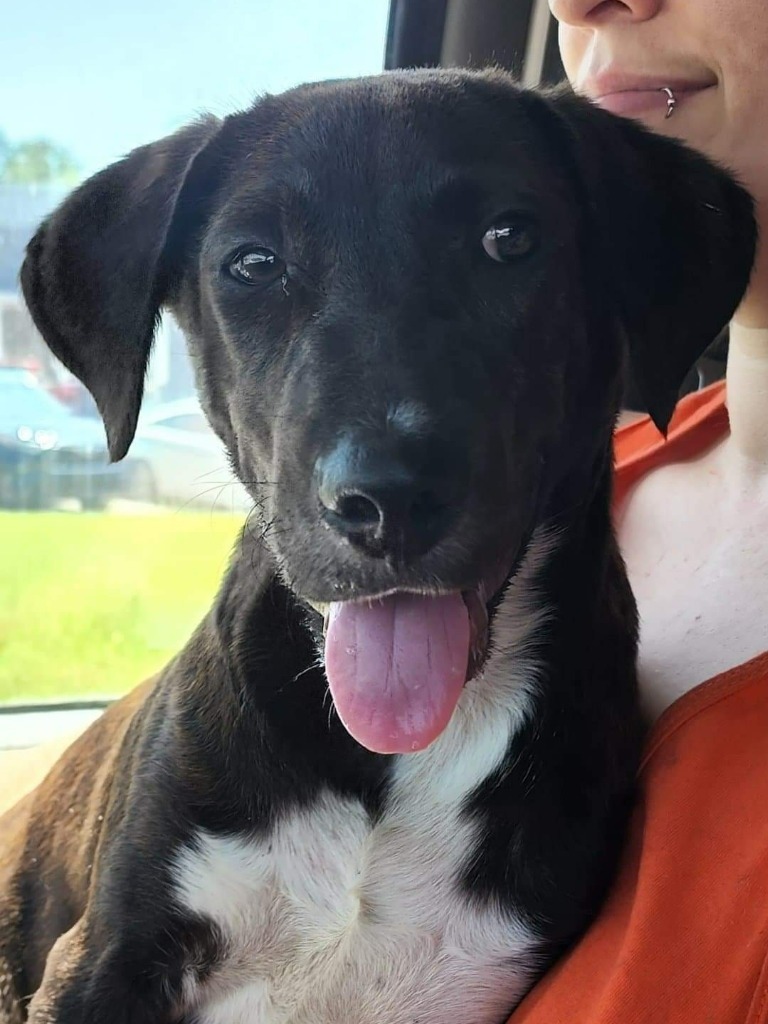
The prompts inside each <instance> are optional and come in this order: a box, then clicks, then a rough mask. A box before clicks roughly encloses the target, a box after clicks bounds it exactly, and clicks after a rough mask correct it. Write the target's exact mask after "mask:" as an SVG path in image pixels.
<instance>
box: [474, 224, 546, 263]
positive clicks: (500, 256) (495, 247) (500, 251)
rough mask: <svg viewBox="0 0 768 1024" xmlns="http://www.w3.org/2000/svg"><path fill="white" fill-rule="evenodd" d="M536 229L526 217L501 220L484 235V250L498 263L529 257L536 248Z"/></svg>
mask: <svg viewBox="0 0 768 1024" xmlns="http://www.w3.org/2000/svg"><path fill="white" fill-rule="evenodd" d="M536 241H537V238H536V228H535V225H534V224H533V222H532V221H530V220H529V219H527V218H525V217H515V218H509V219H504V220H500V221H499V222H498V223H497V224H494V225H493V226H492V227H490V228H488V230H487V231H486V232H485V234H484V235H483V248H484V249H485V251H486V252H487V253H488V255H489V256H490V257H491V259H492V260H496V262H497V263H509V262H511V261H512V260H516V259H519V258H520V257H521V256H527V255H528V254H529V253H530V252H532V251H533V250H534V249H535V247H536Z"/></svg>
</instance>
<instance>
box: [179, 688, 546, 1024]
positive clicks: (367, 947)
mask: <svg viewBox="0 0 768 1024" xmlns="http://www.w3.org/2000/svg"><path fill="white" fill-rule="evenodd" d="M486 684H488V686H489V690H488V692H489V693H490V694H492V697H491V698H490V699H485V698H484V697H483V692H482V687H479V688H478V689H477V691H476V692H475V693H474V694H468V695H467V697H466V699H464V698H462V702H461V704H460V707H459V708H458V709H457V712H456V714H455V715H454V720H453V721H452V722H451V725H450V726H449V729H448V730H447V731H446V733H445V734H444V735H443V736H442V737H441V738H440V739H439V740H438V741H437V742H436V743H435V744H434V745H433V746H432V747H431V748H430V749H429V750H428V751H427V752H425V753H424V754H422V755H416V756H411V757H407V758H402V759H401V760H400V761H399V763H398V764H397V766H396V768H395V772H394V779H393V783H392V787H391V791H390V793H389V797H388V800H387V804H386V807H385V809H384V812H383V814H382V815H381V816H380V817H379V818H378V819H377V821H376V822H375V823H372V822H371V820H370V818H369V816H368V814H367V813H366V811H365V809H364V808H363V806H362V805H361V804H360V803H359V802H358V801H356V800H351V799H345V798H342V797H339V796H336V795H333V794H331V793H330V792H327V793H326V794H325V795H324V796H323V797H322V798H320V799H318V800H316V801H315V802H314V803H313V805H312V806H310V807H308V808H305V809H303V810H300V811H294V812H293V813H291V814H289V815H287V816H285V817H284V818H283V819H282V820H281V821H279V822H278V824H277V825H276V826H275V828H274V829H273V830H272V832H271V833H270V834H269V836H268V837H265V838H259V839H245V838H238V837H221V836H213V835H210V834H198V836H197V837H196V840H195V842H194V843H193V844H191V845H189V846H187V847H185V848H184V849H183V850H181V851H180V852H179V854H178V856H177V858H176V862H175V868H174V882H175V890H176V898H177V902H178V903H179V905H180V907H181V908H182V909H183V910H185V911H187V912H190V911H191V912H193V913H196V914H200V915H203V916H204V917H205V918H209V919H210V920H211V921H212V922H214V923H215V925H216V926H217V929H218V932H219V934H220V937H221V950H222V953H221V957H220V959H219V960H218V962H217V963H216V964H215V965H213V967H212V968H211V969H210V970H208V971H206V972H205V973H204V974H202V975H200V976H198V977H195V976H194V975H193V974H192V972H191V971H190V972H189V973H188V976H187V981H186V984H185V1007H184V1009H185V1012H186V1014H187V1016H186V1017H185V1019H190V1020H192V1021H194V1022H195V1024H374V1022H375V1024H416V1022H418V1024H448V1022H449V1021H450V1022H451V1024H456V1022H460V1024H499V1022H502V1021H504V1020H505V1019H506V1014H507V1013H508V1011H509V1009H510V1008H511V1007H512V1005H513V1004H514V1003H515V1002H516V1001H517V999H518V998H519V997H520V995H521V994H522V992H523V991H525V989H526V988H527V987H528V985H529V984H530V981H531V976H532V972H533V965H534V961H535V950H536V945H537V940H536V936H535V935H534V934H533V933H532V932H531V931H530V930H529V929H528V928H527V927H526V926H525V925H524V924H523V923H522V921H521V920H520V918H519V917H517V916H516V915H515V914H514V913H511V912H509V911H502V910H501V908H499V907H498V906H493V905H492V903H487V902H486V901H484V900H480V899H472V897H471V896H470V895H468V893H467V892H466V890H465V889H464V888H463V887H462V884H461V876H462V873H463V871H464V870H465V868H466V866H467V864H468V862H469V860H470V858H471V857H472V854H473V852H474V850H475V849H476V844H477V842H478V840H479V838H480V835H479V830H480V829H481V828H482V827H483V825H481V823H480V822H478V821H477V820H474V819H473V818H472V817H471V816H469V815H466V814H464V813H463V812H462V806H463V803H464V801H465V800H466V797H467V795H468V794H469V793H471V792H472V790H473V789H474V788H475V787H476V786H477V785H478V784H479V783H480V782H481V781H482V780H483V779H484V778H486V777H487V775H488V774H489V773H490V772H491V771H493V770H494V768H495V767H497V765H498V764H499V762H500V761H501V759H502V758H503V757H504V755H505V752H506V749H507V745H508V742H509V736H510V731H511V730H512V729H513V728H514V727H515V726H514V723H515V721H517V720H518V719H519V715H520V714H523V713H525V706H526V705H527V703H528V699H529V693H528V692H527V691H526V688H525V686H521V687H519V688H516V689H515V688H514V685H513V684H514V680H512V681H510V683H509V689H508V690H507V693H506V697H507V698H509V699H507V700H505V699H504V697H505V694H504V691H503V690H502V691H499V688H498V687H496V688H495V689H493V688H492V686H493V684H492V683H491V682H490V681H489V680H487V679H486V680H485V681H484V683H483V686H485V685H486ZM513 690H514V692H513ZM499 701H502V703H503V704H504V705H505V706H504V707H503V709H502V708H501V707H499V706H498V704H499ZM457 751H460V753H459V754H458V756H457Z"/></svg>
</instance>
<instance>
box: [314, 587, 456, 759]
mask: <svg viewBox="0 0 768 1024" xmlns="http://www.w3.org/2000/svg"><path fill="white" fill-rule="evenodd" d="M468 658H469V616H468V614H467V608H466V605H465V604H464V601H463V599H462V598H461V596H460V595H459V594H449V595H448V596H446V597H420V596H418V595H416V594H395V595H393V596H392V597H386V598H384V599H383V600H381V601H374V602H372V603H370V604H369V603H366V602H361V603H355V602H350V601H345V602H342V603H335V604H332V605H331V606H330V611H329V618H328V631H327V634H326V638H325V668H326V672H327V674H328V682H329V683H330V686H331V694H332V695H333V699H334V702H335V704H336V710H337V711H338V713H339V717H340V718H341V720H342V722H343V723H344V725H345V726H346V728H347V730H348V731H349V732H350V733H351V734H352V736H354V737H355V739H356V740H357V741H358V743H361V744H362V745H363V746H364V747H367V748H368V749H369V750H375V751H377V752H378V753H381V754H398V753H410V752H411V751H414V750H423V748H424V747H426V746H428V745H429V744H430V743H431V742H432V741H433V740H434V739H435V738H436V737H437V736H439V735H440V733H441V732H442V731H443V729H445V727H446V725H447V724H448V722H449V720H450V717H451V715H452V714H453V710H454V708H455V707H456V703H457V701H458V699H459V697H460V696H461V691H462V688H463V686H464V681H465V679H466V673H467V661H468Z"/></svg>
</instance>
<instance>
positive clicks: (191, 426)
mask: <svg viewBox="0 0 768 1024" xmlns="http://www.w3.org/2000/svg"><path fill="white" fill-rule="evenodd" d="M153 422H154V424H155V426H158V427H170V428H171V429H173V430H183V431H186V433H188V434H207V433H209V432H210V429H211V428H210V427H209V426H208V423H207V422H206V420H205V417H204V416H203V414H202V413H197V414H196V413H184V414H181V415H178V416H166V417H164V418H163V419H155V420H154V421H153Z"/></svg>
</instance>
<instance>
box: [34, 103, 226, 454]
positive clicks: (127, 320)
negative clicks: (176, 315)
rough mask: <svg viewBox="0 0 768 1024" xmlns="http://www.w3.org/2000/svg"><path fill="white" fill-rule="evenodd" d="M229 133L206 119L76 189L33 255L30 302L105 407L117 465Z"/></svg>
mask: <svg viewBox="0 0 768 1024" xmlns="http://www.w3.org/2000/svg"><path fill="white" fill-rule="evenodd" d="M219 128H220V122H219V121H218V119H216V118H206V119H204V120H201V121H199V122H197V123H195V124H193V125H190V126H189V127H187V128H184V129H182V130H181V131H179V132H177V133H176V134H175V135H171V136H169V137H168V138H166V139H162V140H161V141H159V142H155V143H152V144H151V145H148V146H142V147H141V148H140V149H136V150H134V151H133V152H132V153H130V154H129V155H128V156H127V157H125V158H124V159H123V160H120V161H119V162H118V163H115V164H113V165H112V166H110V167H107V168H106V169H105V170H103V171H101V172H99V173H98V174H96V175H94V177H92V178H90V179H89V180H88V181H86V182H85V183H84V184H83V185H81V186H80V187H79V188H78V189H76V190H75V191H74V192H73V193H72V194H71V195H70V196H69V197H68V198H67V199H66V200H65V201H64V202H63V204H62V205H61V206H60V207H59V209H58V210H56V211H55V212H54V213H53V214H52V215H51V216H50V217H49V218H48V219H47V220H46V221H44V223H43V224H42V225H41V226H40V228H39V229H38V231H37V233H36V234H35V236H34V238H33V239H32V241H31V242H30V243H29V245H28V246H27V254H26V258H25V260H24V263H23V266H22V268H21V286H22V290H23V292H24V298H25V300H26V303H27V305H28V307H29V310H30V312H31V314H32V318H33V320H34V322H35V324H36V326H37V328H38V330H39V331H40V333H41V334H42V336H43V338H44V339H45V341H46V342H47V343H48V346H49V347H50V348H51V350H52V351H53V353H54V354H55V355H56V356H57V357H58V358H59V359H60V360H61V361H62V363H64V365H65V366H66V367H67V368H68V369H69V370H71V371H72V373H74V374H75V375H76V376H77V377H78V378H79V379H80V380H81V381H82V382H83V384H85V386H86V387H87V388H88V390H89V391H90V392H91V394H92V395H93V397H94V399H95V400H96V404H97V406H98V408H99V412H100V413H101V416H102V419H103V420H104V426H105V428H106V431H107V441H108V444H109V452H110V456H111V458H112V460H113V461H115V460H117V459H121V458H122V457H123V456H124V455H125V453H126V452H127V450H128V447H129V445H130V443H131V441H132V440H133V435H134V432H135V430H136V421H137V418H138V414H139V408H140V406H141V398H142V393H143V390H144V375H145V372H146V368H147V362H148V360H149V353H150V349H151V347H152V340H153V337H154V333H155V327H156V325H157V321H158V317H159V313H160V309H161V307H162V305H163V303H164V302H165V301H166V299H167V297H168V291H169V288H170V286H171V284H172V282H173V277H174V272H175V266H176V262H177V260H178V256H179V253H178V251H177V250H178V247H179V246H178V239H179V237H180V234H181V232H183V229H184V227H185V225H184V223H181V224H180V223H179V222H180V221H182V222H183V221H184V220H185V219H189V211H190V210H192V209H193V208H194V204H195V195H197V196H200V195H201V194H202V193H203V192H204V190H205V188H206V187H207V185H209V184H210V183H209V181H208V179H209V175H210V168H209V166H208V163H207V162H206V161H204V160H202V159H201V157H202V154H203V153H204V152H205V151H206V150H207V149H208V148H209V144H210V143H211V141H212V139H214V138H215V136H216V135H217V133H218V131H219ZM182 197H183V199H184V202H182ZM174 243H176V244H174Z"/></svg>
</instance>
